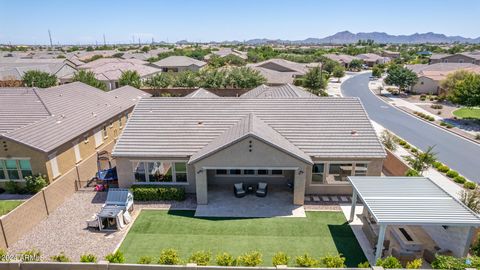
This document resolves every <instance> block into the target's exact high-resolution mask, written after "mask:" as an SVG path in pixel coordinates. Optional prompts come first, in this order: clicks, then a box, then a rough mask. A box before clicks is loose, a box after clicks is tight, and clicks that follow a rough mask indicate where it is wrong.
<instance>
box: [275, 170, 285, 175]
mask: <svg viewBox="0 0 480 270" xmlns="http://www.w3.org/2000/svg"><path fill="white" fill-rule="evenodd" d="M282 174H283V171H282V170H272V175H282Z"/></svg>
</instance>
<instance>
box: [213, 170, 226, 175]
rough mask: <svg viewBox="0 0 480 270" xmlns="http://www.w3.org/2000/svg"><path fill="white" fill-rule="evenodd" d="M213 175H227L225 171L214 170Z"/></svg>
mask: <svg viewBox="0 0 480 270" xmlns="http://www.w3.org/2000/svg"><path fill="white" fill-rule="evenodd" d="M215 173H216V174H217V175H226V174H227V170H216V171H215Z"/></svg>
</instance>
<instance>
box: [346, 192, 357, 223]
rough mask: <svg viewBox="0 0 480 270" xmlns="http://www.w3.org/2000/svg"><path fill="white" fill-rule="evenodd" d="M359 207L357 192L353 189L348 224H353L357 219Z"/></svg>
mask: <svg viewBox="0 0 480 270" xmlns="http://www.w3.org/2000/svg"><path fill="white" fill-rule="evenodd" d="M356 206H357V191H355V189H353V194H352V208H351V209H350V219H349V220H348V222H352V221H353V220H354V219H355V207H356Z"/></svg>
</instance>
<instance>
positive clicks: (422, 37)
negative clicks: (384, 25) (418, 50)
mask: <svg viewBox="0 0 480 270" xmlns="http://www.w3.org/2000/svg"><path fill="white" fill-rule="evenodd" d="M367 39H370V40H373V41H375V43H404V44H420V43H455V42H458V43H480V37H478V38H465V37H461V36H446V35H444V34H437V33H432V32H428V33H423V34H419V33H415V34H412V35H398V36H397V35H389V34H387V33H384V32H370V33H362V32H360V33H356V34H354V33H352V32H349V31H343V32H338V33H336V34H334V35H331V36H328V37H324V38H307V39H304V40H281V39H265V38H263V39H250V40H246V41H244V42H243V43H246V44H249V45H262V44H296V45H314V44H349V43H356V42H358V41H359V40H367ZM213 43H217V42H213ZM220 43H230V44H237V43H242V42H239V41H223V42H220Z"/></svg>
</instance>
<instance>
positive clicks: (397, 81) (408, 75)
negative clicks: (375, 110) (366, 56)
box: [385, 65, 418, 91]
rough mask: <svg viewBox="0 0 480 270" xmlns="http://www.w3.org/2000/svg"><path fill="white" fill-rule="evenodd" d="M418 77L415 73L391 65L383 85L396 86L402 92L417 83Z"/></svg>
mask: <svg viewBox="0 0 480 270" xmlns="http://www.w3.org/2000/svg"><path fill="white" fill-rule="evenodd" d="M417 80H418V77H417V74H415V72H413V71H411V70H409V69H407V68H404V67H401V66H399V65H392V66H390V68H388V70H387V77H386V78H385V83H387V84H390V85H395V86H398V88H399V89H400V90H402V91H404V90H405V89H407V88H408V87H410V86H413V85H414V84H415V83H417Z"/></svg>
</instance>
